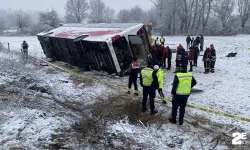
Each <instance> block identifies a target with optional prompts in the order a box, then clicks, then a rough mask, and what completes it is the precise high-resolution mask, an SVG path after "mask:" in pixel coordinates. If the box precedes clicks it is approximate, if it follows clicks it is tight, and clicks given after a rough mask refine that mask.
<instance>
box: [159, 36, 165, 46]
mask: <svg viewBox="0 0 250 150" xmlns="http://www.w3.org/2000/svg"><path fill="white" fill-rule="evenodd" d="M160 43H161V44H163V45H164V44H165V38H164V37H163V36H161V38H160Z"/></svg>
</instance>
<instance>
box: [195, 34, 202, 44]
mask: <svg viewBox="0 0 250 150" xmlns="http://www.w3.org/2000/svg"><path fill="white" fill-rule="evenodd" d="M200 42H201V41H200V37H199V36H197V37H196V38H195V42H194V45H198V46H199V44H200Z"/></svg>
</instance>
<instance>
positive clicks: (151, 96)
mask: <svg viewBox="0 0 250 150" xmlns="http://www.w3.org/2000/svg"><path fill="white" fill-rule="evenodd" d="M155 95H156V92H155V89H154V88H152V87H151V86H146V87H143V98H142V110H146V109H147V99H148V96H149V101H150V109H151V112H152V111H154V109H155Z"/></svg>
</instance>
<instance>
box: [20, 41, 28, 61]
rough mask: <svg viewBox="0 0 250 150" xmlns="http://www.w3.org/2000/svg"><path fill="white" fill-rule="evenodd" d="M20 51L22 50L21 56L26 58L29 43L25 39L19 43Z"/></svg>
mask: <svg viewBox="0 0 250 150" xmlns="http://www.w3.org/2000/svg"><path fill="white" fill-rule="evenodd" d="M21 48H22V49H21V51H22V54H23V56H25V57H26V58H28V48H29V45H28V43H27V42H26V41H23V43H22V44H21Z"/></svg>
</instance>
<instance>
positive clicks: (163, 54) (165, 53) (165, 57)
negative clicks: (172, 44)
mask: <svg viewBox="0 0 250 150" xmlns="http://www.w3.org/2000/svg"><path fill="white" fill-rule="evenodd" d="M162 46H163V50H162V66H163V68H166V59H167V58H168V53H167V48H166V47H164V45H162Z"/></svg>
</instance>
